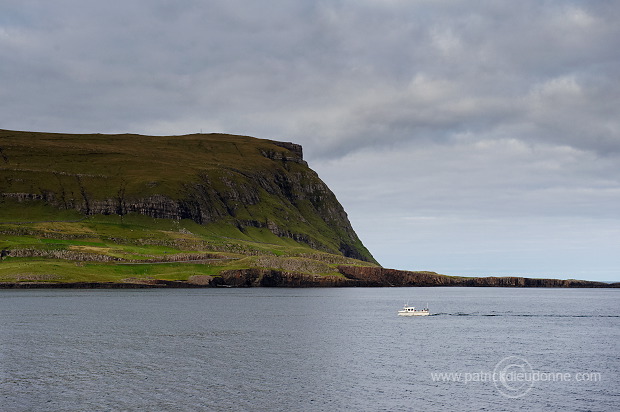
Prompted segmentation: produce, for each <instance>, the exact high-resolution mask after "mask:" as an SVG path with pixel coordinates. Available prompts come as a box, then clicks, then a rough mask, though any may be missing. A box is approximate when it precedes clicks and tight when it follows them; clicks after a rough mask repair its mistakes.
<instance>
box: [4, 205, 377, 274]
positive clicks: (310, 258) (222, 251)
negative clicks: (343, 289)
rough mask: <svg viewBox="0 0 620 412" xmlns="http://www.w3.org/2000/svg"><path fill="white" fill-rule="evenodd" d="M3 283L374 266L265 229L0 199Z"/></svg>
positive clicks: (325, 271) (330, 270)
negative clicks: (98, 212) (83, 212)
mask: <svg viewBox="0 0 620 412" xmlns="http://www.w3.org/2000/svg"><path fill="white" fill-rule="evenodd" d="M0 249H1V250H4V251H5V253H8V255H7V256H5V257H4V258H3V260H2V261H1V262H0V282H130V281H136V280H140V279H162V280H187V279H188V278H189V277H191V276H194V275H210V276H218V275H219V273H220V271H222V270H228V269H245V268H269V269H280V270H287V271H295V272H299V273H310V274H316V275H335V274H338V272H337V270H336V269H335V266H336V265H337V264H357V265H372V264H369V263H368V262H361V261H358V260H355V259H350V258H345V257H343V256H340V255H335V254H329V253H324V252H320V251H317V250H315V249H312V248H311V247H309V246H308V245H306V244H303V243H298V242H295V241H294V240H292V239H290V238H281V237H278V236H276V235H274V234H273V233H271V232H270V231H269V230H267V229H264V228H263V229H261V228H251V230H245V231H244V232H241V231H240V230H238V229H236V228H235V227H234V226H231V225H226V224H223V223H214V224H210V225H209V224H207V225H198V224H196V223H195V222H193V221H191V220H167V219H154V218H150V217H148V216H143V215H139V214H130V215H126V216H123V217H122V218H121V217H120V216H112V215H109V216H103V215H94V216H88V217H84V216H82V215H80V214H79V213H77V212H70V211H58V210H57V209H55V208H53V207H51V206H49V205H45V204H44V202H42V201H30V202H22V203H20V202H17V201H15V200H12V199H3V200H1V201H0Z"/></svg>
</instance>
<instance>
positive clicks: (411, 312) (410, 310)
mask: <svg viewBox="0 0 620 412" xmlns="http://www.w3.org/2000/svg"><path fill="white" fill-rule="evenodd" d="M428 315H430V312H429V311H428V308H424V309H416V308H415V307H413V306H409V305H408V304H407V305H405V307H404V308H402V309H401V310H399V311H398V316H428Z"/></svg>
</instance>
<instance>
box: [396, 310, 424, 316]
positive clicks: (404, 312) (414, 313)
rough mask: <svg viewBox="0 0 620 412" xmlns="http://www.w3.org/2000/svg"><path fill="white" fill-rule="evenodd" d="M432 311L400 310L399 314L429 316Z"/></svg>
mask: <svg viewBox="0 0 620 412" xmlns="http://www.w3.org/2000/svg"><path fill="white" fill-rule="evenodd" d="M428 315H430V313H428V312H427V311H422V310H420V311H415V312H406V311H401V310H399V311H398V316H428Z"/></svg>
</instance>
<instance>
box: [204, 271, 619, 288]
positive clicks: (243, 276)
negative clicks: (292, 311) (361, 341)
mask: <svg viewBox="0 0 620 412" xmlns="http://www.w3.org/2000/svg"><path fill="white" fill-rule="evenodd" d="M338 271H339V272H340V274H341V275H342V276H320V275H308V274H303V273H295V272H287V271H280V270H273V269H243V270H228V271H225V272H222V274H221V278H219V279H218V278H215V280H214V282H215V284H216V285H219V286H230V287H260V286H262V287H266V286H267V287H326V286H349V287H351V286H357V287H387V286H420V287H423V286H466V287H548V288H608V287H619V286H620V284H618V283H615V284H608V283H603V282H591V281H586V280H574V279H568V280H561V279H534V278H523V277H473V278H467V277H453V276H445V275H440V274H437V273H433V272H412V271H404V270H396V269H385V268H380V267H365V266H344V265H343V266H339V267H338Z"/></svg>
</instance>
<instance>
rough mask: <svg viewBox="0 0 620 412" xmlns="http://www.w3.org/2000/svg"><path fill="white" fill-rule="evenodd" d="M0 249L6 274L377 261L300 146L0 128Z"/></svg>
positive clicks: (179, 275) (50, 276)
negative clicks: (308, 161)
mask: <svg viewBox="0 0 620 412" xmlns="http://www.w3.org/2000/svg"><path fill="white" fill-rule="evenodd" d="M0 250H1V251H2V261H1V262H0V282H7V283H11V282H13V283H15V282H50V283H63V282H117V283H128V284H132V283H144V284H148V283H149V282H156V281H157V280H163V281H188V280H189V281H195V283H200V282H204V281H205V280H204V279H206V278H208V277H209V276H210V277H212V278H218V277H219V276H221V274H222V273H225V272H227V271H228V272H230V271H231V270H250V269H261V270H278V271H283V272H295V273H300V274H305V275H309V276H314V277H324V276H341V275H340V274H339V272H338V270H337V266H338V265H354V266H355V265H357V266H374V267H376V266H378V264H377V262H376V261H375V260H374V259H373V257H372V255H371V254H370V253H369V252H368V250H367V249H366V248H365V247H364V245H363V244H362V242H361V241H360V240H359V238H358V237H357V235H356V234H355V232H354V230H353V228H352V227H351V224H350V222H349V220H348V218H347V215H346V213H345V211H344V209H343V208H342V206H341V205H340V203H339V202H338V201H337V199H336V197H335V196H334V194H333V193H332V192H331V191H330V190H329V188H328V187H327V186H326V185H325V183H323V182H322V181H321V180H320V178H319V177H318V175H317V174H316V173H315V172H314V171H312V170H311V169H310V168H309V167H308V165H307V163H306V162H305V161H304V160H303V155H302V149H301V146H299V145H296V144H293V143H288V142H276V141H271V140H264V139H257V138H253V137H248V136H235V135H227V134H193V135H184V136H143V135H135V134H118V135H103V134H56V133H37V132H18V131H9V130H0ZM205 275H208V276H205Z"/></svg>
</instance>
